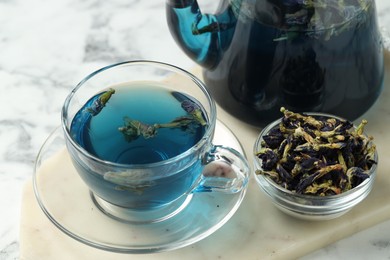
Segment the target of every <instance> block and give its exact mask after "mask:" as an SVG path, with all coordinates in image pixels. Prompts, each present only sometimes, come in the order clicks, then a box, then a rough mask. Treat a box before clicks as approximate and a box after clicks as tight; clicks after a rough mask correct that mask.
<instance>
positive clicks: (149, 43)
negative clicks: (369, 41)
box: [0, 0, 390, 260]
mask: <svg viewBox="0 0 390 260" xmlns="http://www.w3.org/2000/svg"><path fill="white" fill-rule="evenodd" d="M199 2H200V4H201V5H202V6H204V8H205V9H206V10H213V8H215V2H218V1H206V0H201V1H199ZM212 2H214V3H212ZM376 3H377V8H378V17H379V22H380V25H381V26H382V27H383V28H384V29H385V30H387V32H390V2H388V1H387V0H377V1H376ZM386 35H387V34H386ZM387 42H389V41H387ZM387 46H390V44H388V45H387ZM133 59H152V60H159V61H164V62H168V63H172V64H175V65H177V66H180V67H183V68H185V69H191V68H192V67H193V66H194V63H193V62H192V61H191V60H190V59H189V58H187V57H186V56H185V55H184V54H183V52H182V51H181V50H180V49H179V48H178V47H177V45H176V44H175V43H174V41H173V39H172V38H171V36H170V34H169V31H168V28H167V25H166V21H165V10H164V1H144V0H126V1H125V0H113V1H101V0H81V1H79V0H57V1H47V0H33V1H24V0H0V93H1V95H0V195H1V196H0V205H1V209H2V210H1V214H0V218H1V222H0V259H4V260H8V259H18V256H19V254H18V252H19V246H18V243H19V242H18V241H19V240H18V233H19V221H20V200H21V191H22V185H23V184H24V182H25V181H26V180H28V179H29V178H30V177H31V175H32V172H33V166H34V160H35V157H36V155H37V153H38V151H39V148H40V147H41V145H42V143H43V142H44V140H45V139H46V137H47V136H48V135H49V133H50V132H51V131H53V130H54V128H55V127H56V126H57V125H58V124H59V123H60V110H61V106H62V103H63V101H64V99H65V97H66V95H67V94H68V92H69V91H70V90H71V89H72V88H73V87H74V86H75V85H76V84H77V83H78V82H79V81H80V80H81V79H82V78H83V77H84V76H85V75H87V74H89V73H90V72H92V71H94V70H96V69H98V68H100V67H102V66H105V65H108V64H111V63H114V62H119V61H124V60H133ZM248 232H250V231H248ZM389 234H390V221H387V222H385V223H383V224H380V225H377V226H375V227H373V228H371V229H368V230H366V231H363V232H360V233H357V234H355V235H353V236H351V237H350V238H347V239H344V240H341V241H339V242H337V243H335V244H332V245H330V246H328V247H326V248H324V249H322V250H319V251H317V252H314V253H313V254H311V255H309V256H306V257H303V259H329V258H333V259H346V258H349V257H352V256H353V257H354V259H365V258H368V257H370V258H373V259H374V258H375V259H386V258H387V259H389V258H390V236H389ZM284 239H288V238H284Z"/></svg>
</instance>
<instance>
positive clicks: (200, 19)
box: [166, 0, 236, 69]
mask: <svg viewBox="0 0 390 260" xmlns="http://www.w3.org/2000/svg"><path fill="white" fill-rule="evenodd" d="M225 6H226V5H225ZM221 7H222V10H223V11H222V12H218V14H202V12H201V10H200V8H199V5H198V2H197V1H196V0H166V17H167V22H168V27H169V29H170V32H171V34H172V36H173V38H174V40H175V41H176V43H177V44H178V45H179V46H180V47H181V49H182V50H183V51H184V52H185V53H186V54H187V55H188V56H189V57H190V58H191V59H193V60H194V61H195V62H197V63H198V64H200V65H201V66H203V67H205V68H208V69H210V68H212V67H214V66H215V65H216V64H217V63H218V61H219V60H220V58H221V54H222V51H223V50H224V49H225V46H226V45H227V44H228V43H230V40H231V39H230V40H229V37H227V36H228V35H232V34H233V32H234V26H235V22H236V18H235V16H234V15H232V11H231V10H230V7H229V6H228V5H227V6H226V7H225V8H223V4H222V5H221ZM230 38H231V37H230Z"/></svg>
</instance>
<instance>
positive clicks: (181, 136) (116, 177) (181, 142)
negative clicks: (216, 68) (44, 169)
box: [71, 85, 207, 209]
mask: <svg viewBox="0 0 390 260" xmlns="http://www.w3.org/2000/svg"><path fill="white" fill-rule="evenodd" d="M100 96H101V94H97V95H96V96H94V97H92V98H91V99H90V100H89V101H88V102H87V103H86V104H85V106H84V107H82V108H81V109H80V110H79V112H78V113H77V114H76V116H75V117H74V119H73V121H72V125H71V135H72V138H74V140H75V141H76V142H77V143H78V144H80V145H81V146H82V147H83V148H84V149H85V150H86V151H87V152H88V153H90V154H92V155H94V156H96V157H98V158H99V159H102V160H105V161H110V162H115V163H121V164H138V165H140V164H141V165H142V164H148V163H155V162H160V161H163V160H166V159H169V158H172V157H175V156H178V155H180V154H182V153H183V152H185V151H187V150H188V149H190V148H191V147H193V146H194V145H195V144H196V143H197V142H198V141H199V140H200V139H201V138H202V137H203V135H204V132H205V128H206V127H207V125H206V126H202V125H200V124H196V125H194V126H193V127H192V128H191V129H190V130H188V129H187V130H186V129H181V128H159V129H158V132H157V134H156V135H155V136H154V137H151V138H144V137H143V136H139V137H138V138H136V139H134V140H131V141H127V140H126V139H125V137H124V135H123V133H122V132H120V131H119V130H118V129H119V128H120V127H122V126H123V125H124V123H125V121H124V118H125V117H128V118H131V119H133V120H138V121H142V122H143V123H146V124H150V125H153V124H156V123H168V122H171V121H173V120H174V119H175V118H179V117H183V116H188V113H187V112H186V111H184V110H183V108H182V107H181V103H182V102H183V101H184V100H189V101H191V102H195V103H197V104H198V102H197V101H196V100H195V99H193V98H192V97H189V96H186V95H183V94H181V93H178V92H174V93H173V92H169V91H167V90H165V89H163V88H160V87H158V86H151V85H140V86H134V85H133V86H131V87H128V86H118V87H116V88H115V94H113V95H112V96H111V98H110V99H109V101H108V102H107V103H106V104H105V106H104V107H103V108H102V109H101V111H100V112H99V113H98V114H97V115H92V114H91V113H90V112H89V108H90V107H91V106H93V104H94V102H95V101H96V99H98V98H99V97H100ZM205 119H206V118H205ZM197 156H199V155H197V154H194V155H191V156H187V157H186V158H184V159H183V160H181V161H180V162H178V163H176V164H175V165H174V167H171V168H169V167H166V168H164V169H163V168H162V169H160V170H157V171H156V172H150V171H149V170H148V172H146V171H144V172H143V171H142V170H141V171H137V172H135V173H134V175H131V174H130V175H129V176H127V177H126V176H125V177H123V176H121V175H120V174H121V172H123V171H124V169H123V168H122V169H115V168H113V169H109V170H107V169H106V170H101V171H100V170H99V168H101V167H99V166H94V167H91V165H92V166H93V164H94V162H90V163H86V164H85V162H83V161H81V160H78V159H74V158H73V162H74V164H75V166H76V168H78V171H79V173H80V175H81V177H82V178H83V179H84V181H85V182H87V183H88V185H89V186H90V187H91V189H92V190H93V191H94V192H95V193H96V194H97V195H98V196H99V197H101V198H103V199H105V200H107V201H108V202H110V203H113V204H116V205H119V206H122V207H129V208H135V209H150V208H154V207H159V206H162V205H164V204H166V203H168V202H170V201H171V200H173V199H174V198H177V197H178V196H180V195H182V194H184V193H185V192H187V191H188V190H189V188H190V187H191V186H192V185H193V184H194V182H195V181H196V180H197V179H198V177H199V176H200V174H201V170H202V167H203V166H202V165H201V162H200V160H199V159H198V158H197ZM108 171H109V172H108ZM115 171H118V173H115ZM154 173H155V174H159V175H163V177H162V178H160V179H155V180H151V179H153V177H154V176H153V174H154ZM164 175H165V176H166V177H164Z"/></svg>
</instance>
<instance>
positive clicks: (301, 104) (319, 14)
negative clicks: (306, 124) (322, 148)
mask: <svg viewBox="0 0 390 260" xmlns="http://www.w3.org/2000/svg"><path fill="white" fill-rule="evenodd" d="M166 14H167V22H168V25H169V28H170V31H171V34H172V36H173V38H174V39H175V40H176V42H177V43H178V45H179V46H180V47H181V48H182V49H183V50H184V52H185V53H186V54H187V55H188V56H189V57H191V58H192V59H193V60H194V61H196V62H197V63H198V64H200V65H201V66H202V67H203V79H204V81H205V83H206V85H207V86H208V87H209V89H210V91H211V93H212V95H213V97H214V98H215V100H216V101H217V103H218V104H219V105H220V106H221V107H222V108H224V109H225V110H226V111H228V112H229V113H231V114H232V115H234V116H236V117H237V118H239V119H241V120H243V121H245V122H247V123H249V124H252V125H255V126H264V125H265V124H267V123H269V122H270V121H273V120H274V119H276V118H279V117H280V116H281V113H280V111H279V110H280V107H282V106H284V107H286V108H287V109H290V110H293V111H296V112H302V111H311V112H326V113H332V114H336V115H339V116H342V117H345V118H347V119H349V120H354V119H356V118H357V117H359V116H361V115H362V114H363V113H364V112H366V111H367V110H368V109H369V108H370V107H371V105H372V104H373V103H374V102H375V100H376V99H377V98H378V96H379V94H380V91H381V89H382V85H383V70H384V64H383V44H382V38H381V35H380V32H379V29H378V25H377V16H376V7H375V1H374V0H221V1H220V3H219V7H218V9H217V11H216V12H215V13H214V14H202V12H201V10H200V8H199V6H198V3H197V1H196V0H166Z"/></svg>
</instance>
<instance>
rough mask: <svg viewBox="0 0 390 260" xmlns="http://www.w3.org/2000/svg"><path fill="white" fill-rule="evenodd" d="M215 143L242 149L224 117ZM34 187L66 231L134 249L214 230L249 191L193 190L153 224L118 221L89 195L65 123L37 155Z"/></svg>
mask: <svg viewBox="0 0 390 260" xmlns="http://www.w3.org/2000/svg"><path fill="white" fill-rule="evenodd" d="M214 144H222V145H227V146H230V147H233V148H235V149H236V150H238V151H239V152H241V153H243V149H242V148H241V145H240V143H239V142H238V140H237V138H236V137H235V136H234V134H233V133H232V132H231V131H230V130H229V129H228V128H227V127H226V126H225V125H224V124H222V123H221V122H220V121H217V125H216V132H215V138H214ZM33 187H34V193H35V196H36V198H37V201H38V204H39V206H40V207H41V209H42V210H43V212H44V213H45V214H46V216H47V217H48V218H49V220H50V221H51V222H52V223H53V224H54V225H55V226H56V227H57V228H59V229H60V230H61V231H63V232H64V233H65V234H67V235H69V236H70V237H72V238H73V239H76V240H78V241H79V242H82V243H84V244H87V245H89V246H92V247H95V248H99V249H103V250H107V251H112V252H118V253H134V254H135V253H153V252H161V251H169V250H173V249H178V248H181V247H184V246H188V245H190V244H193V243H195V242H197V241H199V240H201V239H203V238H205V237H207V236H209V235H211V234H212V233H213V232H215V231H216V230H218V229H219V228H220V227H222V226H223V225H224V224H225V223H226V222H227V221H228V220H229V219H230V218H231V217H232V216H233V214H234V213H235V212H236V211H237V209H238V207H239V206H240V204H241V202H242V200H243V198H244V196H245V193H246V189H244V190H242V191H241V192H239V193H236V194H221V193H215V192H213V193H211V192H203V193H194V194H193V195H192V198H191V200H189V202H188V205H187V206H186V207H185V208H184V209H181V211H180V212H179V213H177V214H176V215H174V216H173V217H171V218H168V219H167V220H164V221H160V222H156V223H149V224H132V223H127V222H123V221H118V220H116V219H115V218H111V217H109V215H107V214H105V213H104V212H102V211H101V210H100V209H99V207H98V206H97V205H96V204H95V203H94V202H93V199H91V196H90V191H89V189H88V187H87V186H86V185H85V184H84V182H83V181H82V180H81V178H80V177H79V175H78V174H77V172H76V170H75V169H74V168H73V165H72V163H71V161H70V157H69V155H68V153H67V151H66V148H65V141H64V138H63V133H62V129H61V127H58V128H57V129H56V130H55V131H54V132H53V133H52V134H51V135H50V136H49V137H48V139H47V140H46V142H45V143H44V144H43V146H42V148H41V150H40V152H39V154H38V157H37V160H36V165H35V171H34V175H33Z"/></svg>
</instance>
